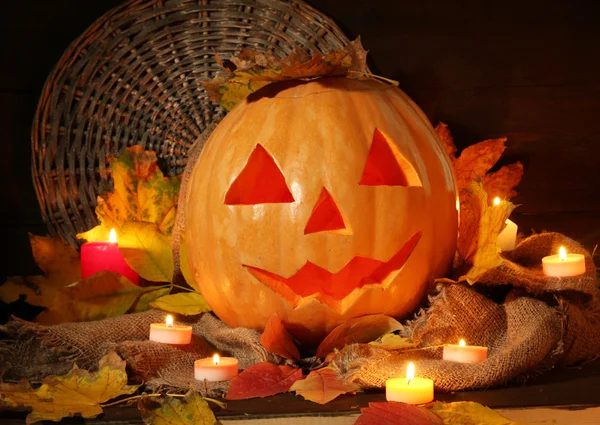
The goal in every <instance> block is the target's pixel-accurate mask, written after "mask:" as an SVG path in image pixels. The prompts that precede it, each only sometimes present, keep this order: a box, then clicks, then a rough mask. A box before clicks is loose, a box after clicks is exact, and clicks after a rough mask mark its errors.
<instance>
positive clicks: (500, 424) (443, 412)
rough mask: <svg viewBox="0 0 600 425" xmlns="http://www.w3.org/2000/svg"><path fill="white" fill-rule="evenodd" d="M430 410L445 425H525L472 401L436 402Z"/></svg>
mask: <svg viewBox="0 0 600 425" xmlns="http://www.w3.org/2000/svg"><path fill="white" fill-rule="evenodd" d="M431 410H432V411H433V412H434V413H435V414H436V415H438V416H439V417H440V418H441V419H442V420H443V423H444V424H446V425H453V424H456V425H525V424H524V423H522V422H513V421H511V420H509V419H507V418H505V417H504V416H502V415H500V414H499V413H497V412H494V411H493V410H492V409H490V408H489V407H486V406H483V405H481V404H479V403H475V402H472V401H457V402H454V403H442V402H437V403H435V404H434V405H433V406H431Z"/></svg>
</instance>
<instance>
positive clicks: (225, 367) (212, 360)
mask: <svg viewBox="0 0 600 425" xmlns="http://www.w3.org/2000/svg"><path fill="white" fill-rule="evenodd" d="M237 374H238V359H236V358H235V357H220V356H219V355H218V354H215V355H214V356H212V357H206V358H204V359H198V360H196V361H195V362H194V377H195V378H196V379H197V380H199V381H203V380H204V379H206V380H207V381H212V382H218V381H229V380H230V379H232V378H234V377H235V376H237Z"/></svg>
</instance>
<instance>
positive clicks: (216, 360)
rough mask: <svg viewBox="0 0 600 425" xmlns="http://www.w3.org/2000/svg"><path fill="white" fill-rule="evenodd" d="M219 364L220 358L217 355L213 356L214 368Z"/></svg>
mask: <svg viewBox="0 0 600 425" xmlns="http://www.w3.org/2000/svg"><path fill="white" fill-rule="evenodd" d="M219 363H221V358H220V357H219V355H218V354H215V355H214V356H213V364H214V365H215V366H219Z"/></svg>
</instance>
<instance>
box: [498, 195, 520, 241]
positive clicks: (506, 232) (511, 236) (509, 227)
mask: <svg viewBox="0 0 600 425" xmlns="http://www.w3.org/2000/svg"><path fill="white" fill-rule="evenodd" d="M494 205H500V198H498V197H497V196H496V197H495V198H494ZM505 223H506V226H505V227H504V229H502V231H501V232H500V234H499V235H498V246H499V247H500V250H502V251H512V250H514V249H515V244H516V242H517V230H518V226H517V225H516V223H514V222H513V221H511V220H509V219H506V222H505Z"/></svg>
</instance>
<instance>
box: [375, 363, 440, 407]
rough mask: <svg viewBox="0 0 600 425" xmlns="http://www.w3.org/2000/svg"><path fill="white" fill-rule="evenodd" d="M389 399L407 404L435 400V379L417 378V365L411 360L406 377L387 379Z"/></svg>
mask: <svg viewBox="0 0 600 425" xmlns="http://www.w3.org/2000/svg"><path fill="white" fill-rule="evenodd" d="M385 398H386V400H387V401H400V402H402V403H407V404H424V403H429V402H430V401H431V400H433V381H432V380H431V379H427V378H415V365H414V364H413V363H412V362H411V363H409V364H408V368H407V370H406V378H393V379H388V380H387V381H385Z"/></svg>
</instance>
